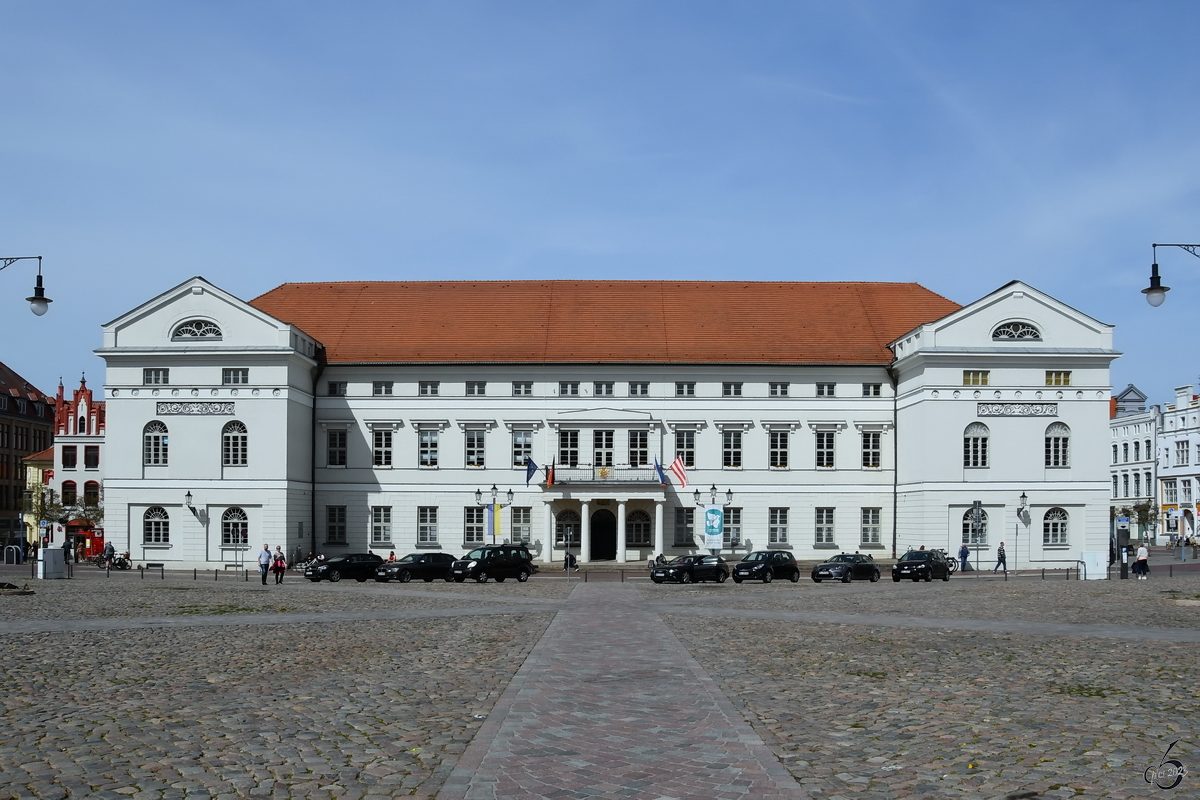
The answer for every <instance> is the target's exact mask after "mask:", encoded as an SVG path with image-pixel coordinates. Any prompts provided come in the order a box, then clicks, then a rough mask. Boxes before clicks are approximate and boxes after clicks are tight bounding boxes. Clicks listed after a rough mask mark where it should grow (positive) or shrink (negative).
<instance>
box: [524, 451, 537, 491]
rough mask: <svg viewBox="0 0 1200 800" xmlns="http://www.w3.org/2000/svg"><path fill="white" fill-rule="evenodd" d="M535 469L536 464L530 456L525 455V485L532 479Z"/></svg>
mask: <svg viewBox="0 0 1200 800" xmlns="http://www.w3.org/2000/svg"><path fill="white" fill-rule="evenodd" d="M537 471H538V465H537V464H535V463H533V459H532V458H530V457H529V456H525V485H526V486H528V485H529V482H530V481H531V480H533V476H534V474H535V473H536V472H537Z"/></svg>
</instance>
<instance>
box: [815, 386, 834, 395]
mask: <svg viewBox="0 0 1200 800" xmlns="http://www.w3.org/2000/svg"><path fill="white" fill-rule="evenodd" d="M836 390H837V384H836V383H818V384H817V397H833V396H834V395H835V392H836Z"/></svg>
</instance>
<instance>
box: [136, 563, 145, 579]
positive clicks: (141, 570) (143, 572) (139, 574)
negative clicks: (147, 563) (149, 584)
mask: <svg viewBox="0 0 1200 800" xmlns="http://www.w3.org/2000/svg"><path fill="white" fill-rule="evenodd" d="M138 577H139V578H141V579H142V580H146V570H144V569H142V565H141V564H138Z"/></svg>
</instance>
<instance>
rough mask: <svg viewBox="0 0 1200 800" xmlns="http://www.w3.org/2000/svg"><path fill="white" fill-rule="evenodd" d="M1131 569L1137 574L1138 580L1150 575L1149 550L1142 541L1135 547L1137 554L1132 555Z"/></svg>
mask: <svg viewBox="0 0 1200 800" xmlns="http://www.w3.org/2000/svg"><path fill="white" fill-rule="evenodd" d="M1133 571H1134V572H1135V573H1136V574H1137V576H1138V580H1139V581H1144V580H1146V579H1147V578H1148V577H1150V550H1149V549H1148V548H1147V547H1146V545H1145V543H1144V542H1143V543H1142V545H1141V546H1140V547H1138V549H1137V556H1135V557H1134V562H1133Z"/></svg>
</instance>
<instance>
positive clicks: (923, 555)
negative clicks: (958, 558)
mask: <svg viewBox="0 0 1200 800" xmlns="http://www.w3.org/2000/svg"><path fill="white" fill-rule="evenodd" d="M950 572H951V568H950V559H949V557H948V556H946V555H945V554H944V553H942V551H940V550H909V551H908V552H907V553H905V554H904V555H902V556H900V560H899V561H897V562H896V564H895V566H893V567H892V580H894V581H895V582H896V583H899V582H900V580H901V579H902V578H911V579H912V580H914V581H919V580H921V579H922V578H924V579H925V580H927V581H931V580H933V579H934V578H941V579H942V580H944V581H948V580H950Z"/></svg>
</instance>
